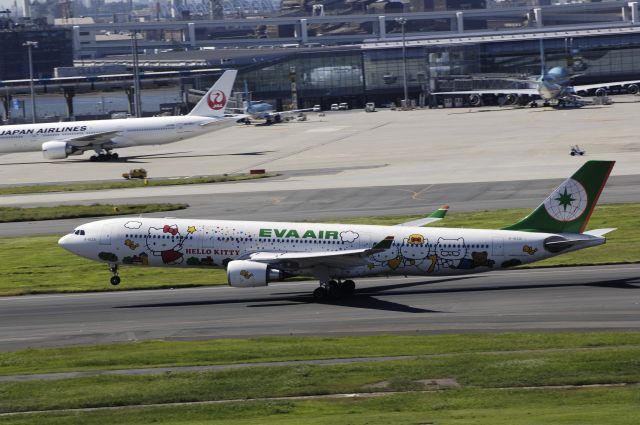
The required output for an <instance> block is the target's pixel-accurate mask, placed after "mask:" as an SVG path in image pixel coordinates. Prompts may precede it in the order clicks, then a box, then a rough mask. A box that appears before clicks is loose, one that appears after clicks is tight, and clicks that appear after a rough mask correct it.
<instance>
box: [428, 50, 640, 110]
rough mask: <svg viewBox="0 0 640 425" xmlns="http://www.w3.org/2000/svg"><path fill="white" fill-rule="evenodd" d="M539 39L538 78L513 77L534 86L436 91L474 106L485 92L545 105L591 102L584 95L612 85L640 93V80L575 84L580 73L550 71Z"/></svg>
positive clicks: (508, 100)
mask: <svg viewBox="0 0 640 425" xmlns="http://www.w3.org/2000/svg"><path fill="white" fill-rule="evenodd" d="M539 42H540V62H541V71H540V76H539V77H538V78H536V79H535V80H513V81H517V82H521V83H529V84H530V85H532V86H533V87H530V88H522V89H509V88H505V89H482V90H461V91H451V92H435V93H432V94H434V95H468V96H469V97H468V101H469V104H470V105H472V106H480V105H482V96H483V95H486V94H490V95H496V96H502V97H503V98H504V102H505V104H514V103H516V102H517V100H518V97H519V96H528V97H529V98H530V99H531V98H539V99H542V101H543V102H544V105H545V106H548V105H550V104H553V105H555V106H564V105H571V104H573V105H584V104H585V103H587V102H588V100H587V99H585V98H584V97H582V95H586V94H587V93H588V92H589V91H590V90H595V94H596V96H605V95H606V94H607V93H608V92H609V91H610V90H611V89H612V88H613V87H620V88H623V89H624V90H625V91H626V92H627V93H630V94H638V93H640V80H629V81H611V82H607V83H599V84H582V85H573V84H572V83H571V80H572V79H573V78H575V77H577V76H578V74H573V75H572V74H571V72H570V71H569V69H567V68H565V67H562V66H556V67H553V68H551V69H550V70H549V71H547V70H546V66H545V60H544V47H543V42H542V40H539ZM530 105H531V106H537V103H535V102H531V103H530Z"/></svg>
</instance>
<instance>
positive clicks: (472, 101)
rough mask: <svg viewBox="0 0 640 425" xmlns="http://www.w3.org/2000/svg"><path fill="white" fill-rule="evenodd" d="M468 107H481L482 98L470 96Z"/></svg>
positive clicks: (476, 95)
mask: <svg viewBox="0 0 640 425" xmlns="http://www.w3.org/2000/svg"><path fill="white" fill-rule="evenodd" d="M469 105H471V106H482V96H480V95H479V94H472V95H470V96H469Z"/></svg>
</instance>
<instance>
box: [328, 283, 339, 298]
mask: <svg viewBox="0 0 640 425" xmlns="http://www.w3.org/2000/svg"><path fill="white" fill-rule="evenodd" d="M327 290H328V292H329V296H330V297H331V298H336V299H337V298H340V297H341V296H342V288H340V284H338V282H336V281H335V280H330V281H329V282H327Z"/></svg>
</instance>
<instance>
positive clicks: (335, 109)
mask: <svg viewBox="0 0 640 425" xmlns="http://www.w3.org/2000/svg"><path fill="white" fill-rule="evenodd" d="M331 110H332V111H337V110H339V108H338V104H337V103H332V104H331Z"/></svg>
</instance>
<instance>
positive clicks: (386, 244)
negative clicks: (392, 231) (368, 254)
mask: <svg viewBox="0 0 640 425" xmlns="http://www.w3.org/2000/svg"><path fill="white" fill-rule="evenodd" d="M393 239H394V237H393V236H387V237H386V238H384V239H383V240H381V241H380V242H378V243H377V244H375V245H374V246H373V248H371V250H372V251H374V250H375V251H384V250H385V249H389V248H391V244H392V243H393Z"/></svg>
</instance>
